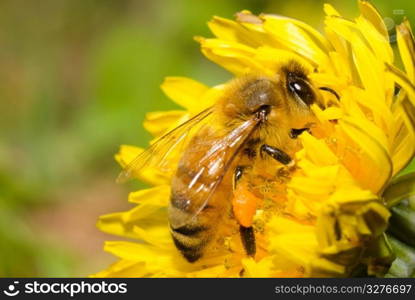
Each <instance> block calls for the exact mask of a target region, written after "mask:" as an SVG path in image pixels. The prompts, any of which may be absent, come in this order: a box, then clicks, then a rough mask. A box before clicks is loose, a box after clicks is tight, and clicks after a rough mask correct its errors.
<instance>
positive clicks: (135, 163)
mask: <svg viewBox="0 0 415 300" xmlns="http://www.w3.org/2000/svg"><path fill="white" fill-rule="evenodd" d="M212 112H213V108H212V107H210V108H208V109H205V110H204V111H202V112H200V113H199V114H197V115H196V116H194V117H193V118H191V119H189V120H188V121H186V122H184V123H183V124H181V125H179V126H178V127H176V128H174V129H173V130H171V131H169V132H168V133H166V134H165V135H163V136H161V137H160V138H159V139H158V140H156V141H155V142H154V143H153V144H152V145H151V146H150V147H149V148H147V149H146V150H144V151H143V152H141V153H140V154H138V155H137V156H136V157H135V158H134V159H133V160H132V161H131V162H130V163H129V164H128V165H127V166H126V167H125V168H124V170H123V171H122V172H121V173H120V174H119V175H118V178H117V182H118V183H122V182H125V181H127V180H128V179H130V178H131V177H132V175H133V173H134V172H137V171H139V170H141V169H143V168H144V167H149V166H151V167H163V163H164V162H165V160H166V158H167V157H168V156H169V154H171V153H172V151H174V150H175V149H177V147H178V146H179V145H181V144H182V143H183V142H184V140H185V139H186V137H187V136H188V134H189V132H190V131H191V130H192V129H193V128H194V126H195V125H197V124H198V123H199V122H200V121H202V120H204V119H205V118H207V117H208V116H209V115H211V114H212Z"/></svg>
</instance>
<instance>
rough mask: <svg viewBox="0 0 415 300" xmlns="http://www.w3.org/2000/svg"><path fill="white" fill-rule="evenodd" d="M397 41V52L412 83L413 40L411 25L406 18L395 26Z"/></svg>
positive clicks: (413, 63)
mask: <svg viewBox="0 0 415 300" xmlns="http://www.w3.org/2000/svg"><path fill="white" fill-rule="evenodd" d="M396 35H397V42H398V47H399V53H400V55H401V59H402V62H403V65H404V66H405V70H406V73H407V74H408V77H409V79H410V80H411V81H412V83H415V71H414V69H415V42H414V35H413V33H412V29H411V25H410V24H409V21H408V20H405V21H403V22H402V24H400V25H398V26H397V27H396Z"/></svg>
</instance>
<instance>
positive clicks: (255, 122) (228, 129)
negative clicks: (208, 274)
mask: <svg viewBox="0 0 415 300" xmlns="http://www.w3.org/2000/svg"><path fill="white" fill-rule="evenodd" d="M305 70H306V69H305V68H304V67H303V66H302V65H301V64H300V63H299V62H297V61H289V62H286V63H284V64H282V65H281V66H280V67H279V68H278V70H277V72H276V73H275V76H264V75H261V74H256V75H247V76H242V77H240V78H236V79H234V80H232V81H231V82H230V83H229V84H228V85H227V87H226V88H225V90H224V93H223V95H222V96H221V97H220V99H218V101H217V102H216V103H215V104H214V105H213V106H212V107H210V108H207V109H206V110H204V111H202V112H200V113H199V114H198V115H196V116H194V117H193V118H192V119H190V120H188V121H187V122H185V123H183V124H182V125H180V126H178V127H177V128H175V129H173V130H172V131H170V132H168V133H167V134H165V135H164V136H162V137H161V138H159V139H158V140H157V141H156V142H155V143H154V144H152V145H151V146H150V148H148V149H147V150H146V151H144V152H143V153H141V154H139V155H138V156H137V157H136V158H135V159H134V160H133V161H132V162H131V163H130V164H129V165H128V166H127V167H126V168H125V169H124V171H123V172H122V173H121V174H120V176H119V179H120V180H121V181H123V180H125V179H127V178H129V177H131V175H132V174H133V173H134V172H135V171H137V170H139V169H141V168H143V167H145V166H148V165H152V166H158V165H160V164H162V163H163V161H165V158H166V156H167V155H168V153H169V152H171V151H172V150H173V149H177V147H178V145H180V144H183V143H185V147H184V150H183V151H182V154H181V158H180V160H179V162H178V164H177V168H176V170H175V174H174V176H173V178H172V182H171V196H170V205H169V208H168V218H169V224H170V231H171V235H172V238H173V242H174V244H175V246H176V248H177V249H178V250H179V251H180V252H181V253H182V255H183V256H184V257H185V258H186V259H187V261H189V262H195V261H197V260H198V259H199V258H200V257H202V256H203V254H204V253H205V252H206V249H208V247H209V245H210V244H211V243H212V241H213V240H215V239H217V238H218V234H219V233H218V232H220V230H219V227H220V226H221V224H224V219H225V218H227V217H229V216H232V217H233V218H234V219H236V221H237V223H238V225H239V232H240V238H241V241H242V245H243V246H244V248H245V251H246V253H247V255H249V256H255V253H256V243H255V231H254V228H253V226H252V223H253V217H254V214H255V211H256V209H257V207H258V203H257V202H258V201H257V198H256V197H255V196H254V194H253V193H251V192H250V191H249V182H250V180H251V179H250V178H252V176H251V175H252V174H253V172H255V170H257V169H258V166H259V165H261V164H262V166H263V165H264V162H265V163H266V164H267V165H270V163H275V164H277V165H280V166H288V167H289V166H291V165H293V159H292V156H293V155H294V154H295V152H296V151H297V150H298V149H299V146H300V145H299V141H298V139H296V138H297V137H298V135H300V134H301V133H302V132H304V131H309V132H311V131H312V127H313V124H315V122H316V119H315V116H314V115H313V113H312V111H311V109H310V106H311V105H312V104H313V103H316V104H319V103H320V102H319V98H320V97H321V95H320V94H319V89H320V90H324V91H329V92H332V93H335V92H334V91H332V90H330V89H329V88H324V87H322V88H316V87H314V86H313V85H312V83H311V82H310V80H309V79H308V74H307V72H306V71H305ZM336 96H337V94H336ZM195 100H196V101H197V99H195ZM192 130H194V131H195V132H194V134H191V138H190V139H189V140H188V141H187V142H183V141H184V140H186V137H187V136H188V135H189V132H191V131H192Z"/></svg>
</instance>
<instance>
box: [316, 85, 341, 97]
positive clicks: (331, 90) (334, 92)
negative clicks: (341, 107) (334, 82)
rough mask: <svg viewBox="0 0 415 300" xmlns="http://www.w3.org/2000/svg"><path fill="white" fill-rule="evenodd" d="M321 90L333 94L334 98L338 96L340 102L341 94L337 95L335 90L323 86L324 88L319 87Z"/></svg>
mask: <svg viewBox="0 0 415 300" xmlns="http://www.w3.org/2000/svg"><path fill="white" fill-rule="evenodd" d="M319 90H323V91H326V92H329V93H332V94H333V95H334V96H336V98H337V100H340V96H339V94H337V92H336V91H335V90H333V89H331V88H329V87H326V86H322V87H319Z"/></svg>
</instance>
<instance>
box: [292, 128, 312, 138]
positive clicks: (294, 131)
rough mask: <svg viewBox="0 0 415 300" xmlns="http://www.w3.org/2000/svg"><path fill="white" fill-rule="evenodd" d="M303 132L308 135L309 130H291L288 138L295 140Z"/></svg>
mask: <svg viewBox="0 0 415 300" xmlns="http://www.w3.org/2000/svg"><path fill="white" fill-rule="evenodd" d="M304 131H307V132H309V133H310V128H299V129H296V128H292V129H291V131H290V138H292V139H296V138H297V137H298V136H299V135H300V134H302V133H303V132H304Z"/></svg>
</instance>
